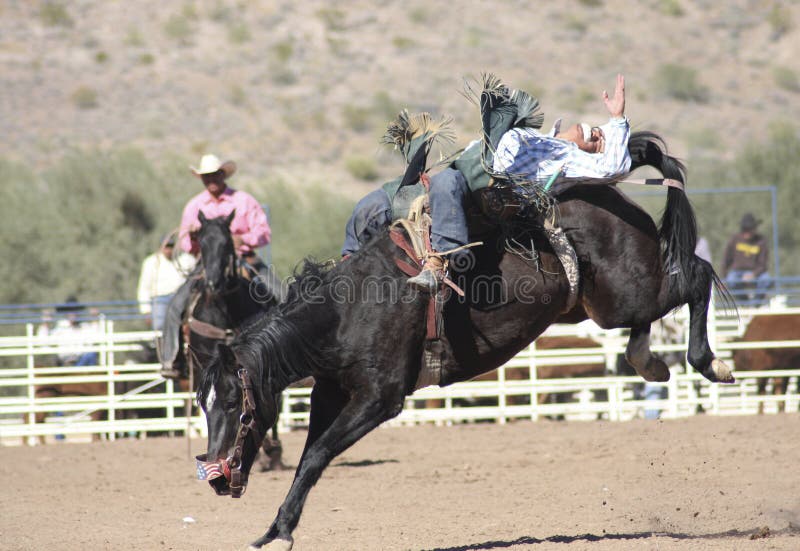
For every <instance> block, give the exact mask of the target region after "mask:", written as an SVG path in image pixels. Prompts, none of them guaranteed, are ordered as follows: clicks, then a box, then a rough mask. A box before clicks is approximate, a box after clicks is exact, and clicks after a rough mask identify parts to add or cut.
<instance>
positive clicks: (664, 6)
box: [658, 0, 685, 17]
mask: <svg viewBox="0 0 800 551" xmlns="http://www.w3.org/2000/svg"><path fill="white" fill-rule="evenodd" d="M658 11H660V12H661V13H663V14H664V15H669V16H671V17H681V16H683V15H684V14H685V12H684V11H683V7H682V6H681V3H680V2H679V1H678V0H658Z"/></svg>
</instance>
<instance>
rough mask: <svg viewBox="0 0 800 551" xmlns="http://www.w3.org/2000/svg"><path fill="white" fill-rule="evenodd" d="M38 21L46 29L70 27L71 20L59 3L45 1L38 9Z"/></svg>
mask: <svg viewBox="0 0 800 551" xmlns="http://www.w3.org/2000/svg"><path fill="white" fill-rule="evenodd" d="M39 20H40V21H41V22H42V23H44V24H45V25H47V26H48V27H71V26H72V18H71V17H70V15H69V12H67V8H66V7H64V4H62V3H61V2H55V1H52V0H50V1H47V2H44V3H43V4H42V7H41V8H39Z"/></svg>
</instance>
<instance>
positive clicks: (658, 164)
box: [628, 132, 697, 293]
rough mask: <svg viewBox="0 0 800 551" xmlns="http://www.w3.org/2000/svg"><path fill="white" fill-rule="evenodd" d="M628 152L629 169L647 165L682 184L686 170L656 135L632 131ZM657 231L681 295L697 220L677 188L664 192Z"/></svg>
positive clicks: (686, 282)
mask: <svg viewBox="0 0 800 551" xmlns="http://www.w3.org/2000/svg"><path fill="white" fill-rule="evenodd" d="M628 149H629V151H630V153H631V160H632V164H631V170H634V169H636V168H639V167H641V166H651V167H653V168H656V169H657V170H659V171H660V172H661V174H663V175H664V177H665V178H672V179H674V180H678V181H679V182H681V183H682V184H683V185H684V186H685V185H686V168H685V167H684V165H683V163H681V162H680V161H679V160H678V159H676V158H675V157H672V156H670V155H668V154H667V146H666V144H665V143H664V140H663V139H661V137H660V136H659V135H658V134H655V133H654V132H634V133H632V134H631V138H630V141H629V145H628ZM658 232H659V237H660V238H661V242H662V244H663V246H664V262H665V266H664V267H665V269H666V270H667V272H668V273H670V274H672V275H673V278H672V281H673V282H674V284H675V285H677V287H678V290H679V292H681V293H682V292H683V291H684V290H686V289H688V288H689V280H688V278H689V277H691V273H692V265H693V263H694V249H695V246H696V245H697V220H696V219H695V216H694V209H692V205H691V203H689V198H688V197H686V194H685V193H684V192H683V191H681V190H680V189H677V188H673V187H670V188H668V189H667V205H666V207H665V208H664V214H663V215H662V217H661V224H660V227H659V230H658Z"/></svg>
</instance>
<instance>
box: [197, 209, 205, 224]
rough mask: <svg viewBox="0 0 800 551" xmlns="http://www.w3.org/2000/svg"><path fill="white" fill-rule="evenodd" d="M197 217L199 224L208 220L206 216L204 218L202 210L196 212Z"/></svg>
mask: <svg viewBox="0 0 800 551" xmlns="http://www.w3.org/2000/svg"><path fill="white" fill-rule="evenodd" d="M197 219H198V220H200V223H201V224H205V223H206V222H208V218H206V215H205V214H203V211H202V210H201V211H199V212H198V213H197Z"/></svg>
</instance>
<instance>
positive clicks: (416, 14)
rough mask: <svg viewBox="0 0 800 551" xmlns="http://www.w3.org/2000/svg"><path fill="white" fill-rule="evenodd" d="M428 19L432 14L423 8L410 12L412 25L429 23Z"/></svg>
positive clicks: (409, 16)
mask: <svg viewBox="0 0 800 551" xmlns="http://www.w3.org/2000/svg"><path fill="white" fill-rule="evenodd" d="M428 17H430V14H429V13H428V10H427V9H426V8H423V7H417V8H413V9H412V10H411V11H409V12H408V18H409V20H411V22H412V23H416V24H418V25H420V24H422V23H425V22H427V21H428Z"/></svg>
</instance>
